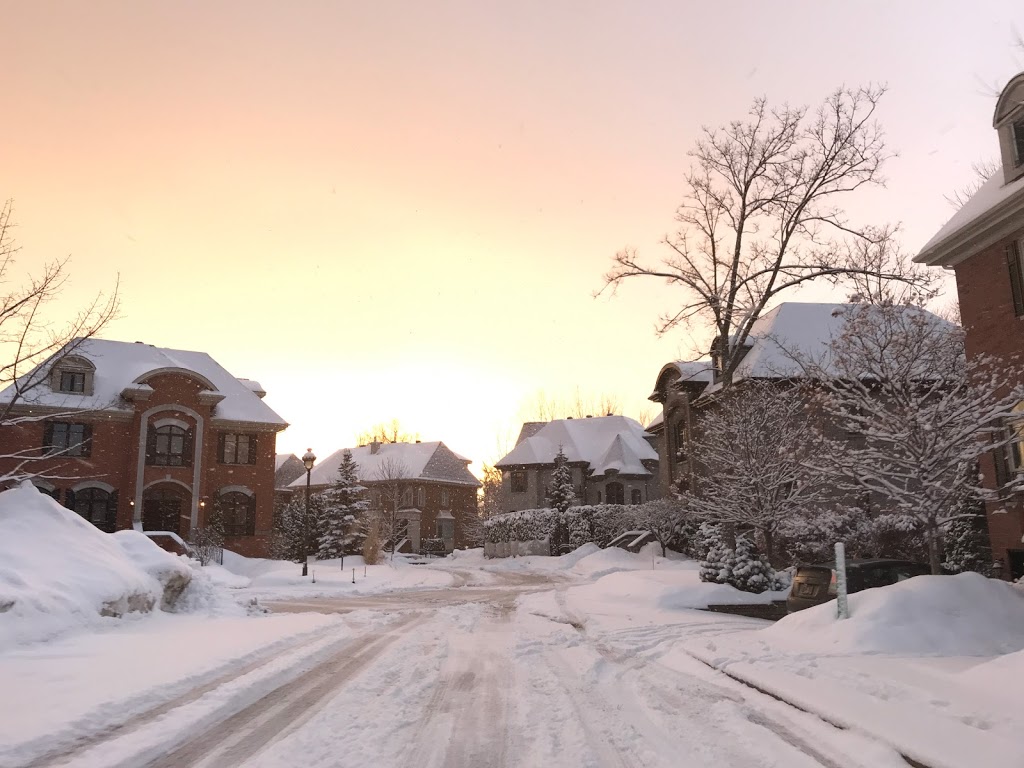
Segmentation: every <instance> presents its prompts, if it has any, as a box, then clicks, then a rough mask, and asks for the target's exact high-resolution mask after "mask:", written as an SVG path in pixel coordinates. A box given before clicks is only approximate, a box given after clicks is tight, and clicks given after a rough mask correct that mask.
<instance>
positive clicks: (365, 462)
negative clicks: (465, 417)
mask: <svg viewBox="0 0 1024 768" xmlns="http://www.w3.org/2000/svg"><path fill="white" fill-rule="evenodd" d="M377 446H378V447H377V451H376V453H374V452H373V449H372V447H371V446H369V445H360V446H357V447H355V448H340V449H339V450H337V451H335V452H334V453H332V454H331V455H330V456H328V457H327V458H325V459H321V460H320V461H319V462H317V464H316V466H314V467H313V471H312V472H311V473H310V483H311V484H312V485H318V486H320V485H330V484H332V483H333V482H334V481H335V479H336V478H337V475H338V467H339V466H340V465H341V460H342V455H343V454H344V452H345V451H346V450H347V451H351V452H352V460H353V461H355V463H356V464H357V465H358V471H357V474H358V477H359V482H361V483H372V482H374V481H375V480H378V481H379V480H383V479H386V476H387V475H388V474H393V473H395V471H396V470H398V471H399V472H400V474H401V477H402V478H407V479H409V480H432V481H435V482H442V483H453V484H457V485H469V486H473V487H478V486H479V485H480V481H479V480H477V479H476V477H474V475H473V473H472V472H470V471H469V467H468V466H467V465H468V464H469V463H470V460H469V459H467V458H464V457H462V456H459V455H458V454H457V453H455V452H454V451H452V450H451V449H450V448H449V447H448V446H447V445H445V444H444V443H442V442H440V441H436V442H430V443H378V444H377ZM305 483H306V478H304V477H302V478H299V479H297V480H295V481H294V482H292V483H291V484H290V485H291V487H299V486H302V485H305Z"/></svg>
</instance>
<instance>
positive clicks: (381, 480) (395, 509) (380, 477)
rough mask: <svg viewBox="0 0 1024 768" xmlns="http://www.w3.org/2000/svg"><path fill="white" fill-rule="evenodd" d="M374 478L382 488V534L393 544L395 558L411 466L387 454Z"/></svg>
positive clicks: (380, 517) (393, 557) (392, 555)
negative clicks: (401, 511)
mask: <svg viewBox="0 0 1024 768" xmlns="http://www.w3.org/2000/svg"><path fill="white" fill-rule="evenodd" d="M373 477H374V480H376V484H377V486H378V487H379V488H380V492H381V493H380V497H381V505H380V515H379V519H380V535H381V536H383V538H384V541H385V542H388V543H390V545H391V559H392V560H394V559H395V549H396V548H397V547H398V544H399V536H400V534H401V533H402V531H403V529H404V526H403V525H402V522H403V518H402V516H401V515H400V514H399V510H400V509H401V506H402V495H403V493H404V492H405V489H406V487H407V486H408V482H409V480H410V473H409V467H408V466H406V464H405V462H403V461H401V460H400V459H396V458H394V457H393V456H385V457H384V458H383V459H382V460H381V462H380V463H379V464H378V465H377V469H376V470H375V471H374V475H373Z"/></svg>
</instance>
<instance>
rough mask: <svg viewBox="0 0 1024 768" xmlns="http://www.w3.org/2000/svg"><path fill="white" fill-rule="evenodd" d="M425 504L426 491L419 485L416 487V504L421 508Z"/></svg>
mask: <svg viewBox="0 0 1024 768" xmlns="http://www.w3.org/2000/svg"><path fill="white" fill-rule="evenodd" d="M426 505H427V491H426V490H425V489H424V488H423V486H422V485H421V486H420V487H419V488H417V489H416V506H417V507H419V508H420V509H423V507H425V506H426Z"/></svg>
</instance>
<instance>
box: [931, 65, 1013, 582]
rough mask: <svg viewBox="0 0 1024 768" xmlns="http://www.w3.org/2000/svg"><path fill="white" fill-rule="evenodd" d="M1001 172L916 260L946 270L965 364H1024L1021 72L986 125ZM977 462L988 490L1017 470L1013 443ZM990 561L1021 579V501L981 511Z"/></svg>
mask: <svg viewBox="0 0 1024 768" xmlns="http://www.w3.org/2000/svg"><path fill="white" fill-rule="evenodd" d="M992 124H993V128H995V130H996V135H997V139H998V142H999V154H1000V158H1001V165H1002V167H1001V168H1000V169H999V170H998V171H996V173H995V174H993V175H992V177H991V178H989V179H988V181H986V182H985V183H984V184H983V185H982V186H981V187H980V188H979V189H978V190H977V192H975V193H974V195H973V196H972V197H971V198H970V199H969V200H968V201H967V202H966V204H965V205H964V206H963V207H962V208H960V210H959V211H957V212H956V214H954V215H953V217H952V218H951V219H950V220H949V221H948V222H947V223H946V224H945V225H944V226H943V227H942V228H941V229H940V230H939V231H938V232H936V233H935V236H934V237H932V239H931V240H929V241H928V243H927V244H925V246H924V248H922V249H921V252H920V253H919V254H918V255H917V256H916V257H915V258H914V260H915V261H917V262H920V263H923V264H928V265H931V266H936V267H943V268H945V269H951V270H953V273H954V274H955V275H956V287H957V294H958V295H959V299H960V315H961V319H962V322H963V326H964V330H965V332H966V344H967V354H968V356H970V357H977V356H980V355H986V356H992V357H996V358H999V359H1002V360H1004V361H1007V362H1011V361H1014V359H1016V362H1017V363H1020V362H1021V361H1024V325H1022V324H1024V72H1022V73H1020V74H1018V75H1017V76H1016V77H1014V78H1013V79H1012V80H1010V82H1009V83H1007V85H1006V87H1005V88H1004V89H1003V92H1002V93H1001V94H1000V96H999V99H998V101H997V102H996V109H995V114H994V116H993V119H992ZM997 453H998V455H996V454H992V455H989V456H987V457H985V458H984V460H983V461H982V475H983V476H984V482H985V484H986V486H987V487H989V488H993V489H994V488H998V487H1000V486H1001V485H1003V484H1004V483H1005V482H1006V480H1007V478H1008V477H1009V473H1010V472H1020V471H1024V450H1022V444H1021V443H1015V444H1013V445H1011V446H1010V447H1009V449H1008V450H1006V451H999V452H997ZM988 511H989V515H988V524H989V535H990V537H991V541H992V554H993V557H994V558H995V560H996V561H997V562H999V563H1001V564H1002V566H1003V573H1004V575H1007V576H1010V577H1012V578H1020V577H1022V576H1024V544H1022V541H1021V539H1022V537H1024V498H1022V496H1021V494H1015V495H1014V496H1012V497H1011V498H1009V499H1006V500H1005V501H1000V502H997V503H996V502H994V503H990V504H989V505H988Z"/></svg>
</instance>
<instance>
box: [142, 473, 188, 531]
mask: <svg viewBox="0 0 1024 768" xmlns="http://www.w3.org/2000/svg"><path fill="white" fill-rule="evenodd" d="M189 501H190V500H189V495H188V492H187V491H186V490H185V489H184V488H181V487H179V486H177V485H169V484H168V485H158V486H155V487H153V488H148V489H146V490H145V491H143V493H142V530H144V531H171V532H172V533H177V534H179V535H180V534H181V531H182V529H183V527H187V526H183V525H182V518H186V519H189V518H190V511H191V505H190V503H189Z"/></svg>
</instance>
